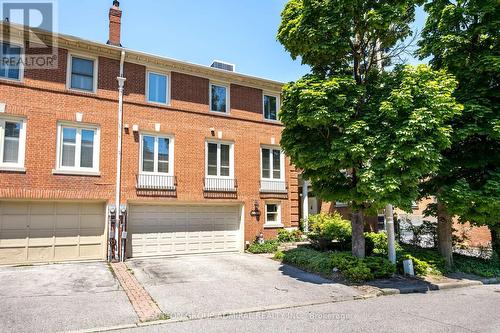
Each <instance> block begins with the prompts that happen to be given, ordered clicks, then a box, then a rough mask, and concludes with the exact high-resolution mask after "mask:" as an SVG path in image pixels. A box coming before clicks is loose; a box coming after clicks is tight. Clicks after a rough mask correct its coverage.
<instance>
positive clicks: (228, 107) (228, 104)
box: [208, 81, 231, 115]
mask: <svg viewBox="0 0 500 333" xmlns="http://www.w3.org/2000/svg"><path fill="white" fill-rule="evenodd" d="M212 86H217V87H224V88H226V111H225V112H221V111H217V110H212ZM208 95H209V98H208V109H209V110H210V112H213V113H215V114H221V115H229V114H230V113H231V85H230V84H228V83H223V82H217V81H210V83H209V85H208Z"/></svg>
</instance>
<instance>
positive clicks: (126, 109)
mask: <svg viewBox="0 0 500 333" xmlns="http://www.w3.org/2000/svg"><path fill="white" fill-rule="evenodd" d="M106 47H107V46H104V45H103V46H102V48H103V49H104V50H105V49H106ZM110 48H111V47H110ZM27 52H28V53H29V52H30V50H28V51H27ZM82 52H83V51H81V50H79V51H78V54H82ZM109 52H110V55H106V54H105V52H103V51H96V50H93V51H92V52H89V54H91V55H94V56H97V57H98V84H97V92H96V93H95V94H92V93H82V92H76V91H72V90H69V89H67V86H66V78H67V72H66V71H67V59H68V51H67V50H66V49H64V48H61V49H60V50H59V56H60V59H59V60H60V61H59V66H58V69H57V70H28V69H27V70H25V72H24V79H23V81H22V82H20V83H16V82H11V81H6V80H1V79H0V103H5V105H6V112H5V114H2V113H0V118H1V117H2V116H3V115H5V116H19V117H24V118H25V119H26V124H27V131H26V133H27V137H26V156H25V169H26V171H25V172H10V171H2V172H0V199H23V200H27V199H29V200H31V199H44V200H99V201H106V202H108V203H112V202H113V200H114V196H115V179H116V150H117V122H118V118H117V113H118V111H117V110H118V84H117V79H116V78H117V76H119V67H120V61H119V57H118V56H117V52H116V50H114V49H112V48H111V49H110V51H109ZM96 53H97V54H96ZM83 54H84V55H85V53H83ZM147 69H149V67H148V65H142V64H140V62H139V61H135V62H130V61H126V62H125V65H124V76H125V77H126V79H127V81H126V83H125V92H124V106H123V123H124V124H127V125H128V126H129V130H124V131H123V159H122V178H121V179H122V180H121V181H122V187H121V198H122V199H121V201H122V203H123V204H128V203H130V202H141V203H149V202H155V203H166V202H169V203H172V202H178V203H190V204H191V203H192V204H200V203H203V204H207V203H228V202H229V203H238V204H242V205H244V212H245V216H244V229H245V231H244V234H245V240H247V241H252V240H253V239H254V238H255V236H256V235H258V234H259V233H260V232H264V234H265V235H266V236H267V237H271V236H273V235H274V234H275V232H276V229H264V228H263V224H264V214H262V216H261V217H260V220H259V221H257V219H256V218H255V217H252V216H250V211H251V210H252V209H253V207H254V202H255V201H257V202H259V204H260V210H261V211H262V212H263V211H264V202H265V200H266V198H265V197H264V196H263V195H262V194H261V193H260V192H259V189H260V187H259V186H260V183H259V181H260V172H261V170H260V158H261V155H260V147H261V145H271V144H273V145H278V144H279V141H280V135H281V130H282V125H280V124H278V123H272V122H265V121H263V116H262V98H263V95H262V94H263V90H264V89H263V88H262V89H261V88H258V86H255V82H258V80H259V79H255V78H254V79H252V80H253V81H252V82H254V83H253V86H252V87H250V86H248V87H247V86H244V84H243V83H242V82H241V78H240V77H239V76H238V75H237V74H235V75H234V77H235V79H234V81H235V82H232V81H231V80H232V79H231V78H232V74H229V73H227V74H224V75H225V77H226V78H227V80H226V81H224V82H225V83H226V84H228V86H229V87H230V112H229V114H227V115H225V114H215V113H213V112H210V111H209V82H210V80H211V78H209V77H203V76H202V75H200V76H197V75H192V74H185V73H181V72H176V71H175V70H173V69H171V68H165V69H164V71H165V73H166V74H168V75H169V78H170V81H169V85H170V95H171V99H170V100H171V102H170V105H168V106H159V105H156V104H152V103H148V102H146V96H145V93H146V71H147ZM161 69H162V68H161V66H159V65H158V66H155V67H154V70H155V71H158V70H161ZM204 71H205V72H207V69H204ZM213 71H214V73H215V76H217V74H218V72H217V71H216V70H213ZM208 72H210V70H208ZM275 93H278V94H279V91H275ZM76 113H82V114H83V120H82V122H81V123H82V124H92V125H97V126H98V127H99V128H100V167H99V172H100V175H99V176H82V175H56V174H53V170H54V169H55V167H56V145H57V144H56V142H57V139H56V132H57V131H56V129H57V124H58V122H60V121H67V122H73V123H75V124H76ZM155 124H160V131H159V132H158V134H168V135H171V136H173V137H174V138H175V144H174V149H175V157H174V175H175V176H176V177H177V181H178V186H177V191H176V196H173V197H172V196H161V195H160V196H151V195H142V194H141V193H139V192H138V191H137V189H136V176H137V174H138V171H139V150H140V142H139V136H138V135H137V133H135V132H133V131H132V126H133V125H138V127H139V132H140V133H141V132H147V133H156V131H155ZM212 128H213V129H215V133H216V135H215V137H214V136H213V135H212V131H211V129H212ZM219 132H222V140H224V141H230V142H232V143H233V144H234V175H235V178H236V179H237V182H238V188H237V196H236V197H232V198H226V199H223V198H207V197H206V196H205V195H204V191H203V187H204V183H203V180H204V177H205V141H206V140H207V139H217V138H218V135H219ZM285 169H286V170H285V180H286V182H287V184H288V193H287V194H286V195H284V196H280V197H272V196H271V197H270V198H267V199H269V200H274V201H279V202H280V203H281V217H282V222H283V224H284V226H285V227H297V226H298V220H299V215H298V200H299V197H298V181H297V173H296V172H295V171H294V168H293V167H292V166H291V165H290V164H289V161H288V159H286V161H285Z"/></svg>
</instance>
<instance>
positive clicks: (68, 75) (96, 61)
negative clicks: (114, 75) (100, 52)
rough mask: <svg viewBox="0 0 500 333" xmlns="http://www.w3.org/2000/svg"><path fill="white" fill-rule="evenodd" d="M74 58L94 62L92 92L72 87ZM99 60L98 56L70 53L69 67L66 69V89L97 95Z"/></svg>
mask: <svg viewBox="0 0 500 333" xmlns="http://www.w3.org/2000/svg"><path fill="white" fill-rule="evenodd" d="M73 58H79V59H84V60H91V61H93V62H94V77H93V82H92V88H93V89H92V90H85V89H78V88H73V87H71V74H72V68H73ZM98 70H99V58H98V57H96V56H89V55H83V54H79V53H73V52H68V65H67V69H66V89H68V90H71V91H78V92H83V93H88V94H96V93H97V84H98V78H99V72H98Z"/></svg>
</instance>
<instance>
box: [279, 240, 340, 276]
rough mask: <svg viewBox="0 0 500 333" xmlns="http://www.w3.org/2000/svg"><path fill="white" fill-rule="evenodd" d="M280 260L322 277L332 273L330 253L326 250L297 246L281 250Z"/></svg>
mask: <svg viewBox="0 0 500 333" xmlns="http://www.w3.org/2000/svg"><path fill="white" fill-rule="evenodd" d="M282 261H283V262H284V263H285V264H290V265H292V266H295V267H298V268H300V269H302V270H304V271H307V272H311V273H316V274H318V275H321V276H324V277H328V278H330V277H331V275H332V270H333V264H332V260H331V253H328V252H320V251H316V250H313V249H311V248H307V247H298V248H296V249H292V250H288V251H285V252H283V258H282Z"/></svg>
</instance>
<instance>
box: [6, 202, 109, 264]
mask: <svg viewBox="0 0 500 333" xmlns="http://www.w3.org/2000/svg"><path fill="white" fill-rule="evenodd" d="M104 214H105V204H104V203H67V202H42V201H40V202H36V201H34V202H26V201H23V202H17V201H12V202H10V201H0V264H18V263H31V262H53V261H67V260H90V259H105V256H106V250H105V245H106V243H105V238H104V226H105V216H104Z"/></svg>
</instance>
